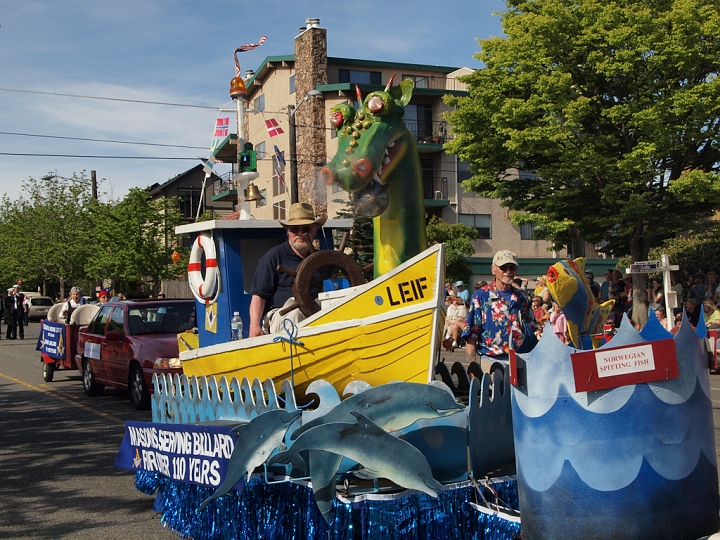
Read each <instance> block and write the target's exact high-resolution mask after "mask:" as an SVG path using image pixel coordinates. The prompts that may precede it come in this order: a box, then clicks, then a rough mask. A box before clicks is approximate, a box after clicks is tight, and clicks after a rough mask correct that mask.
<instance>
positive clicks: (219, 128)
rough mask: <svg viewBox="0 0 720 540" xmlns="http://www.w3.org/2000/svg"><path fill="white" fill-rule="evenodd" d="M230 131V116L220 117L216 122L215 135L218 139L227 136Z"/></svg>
mask: <svg viewBox="0 0 720 540" xmlns="http://www.w3.org/2000/svg"><path fill="white" fill-rule="evenodd" d="M229 133H230V117H229V116H226V117H225V118H218V119H217V120H216V122H215V135H214V137H215V138H216V139H219V138H223V139H224V138H225V137H227V136H228V134H229Z"/></svg>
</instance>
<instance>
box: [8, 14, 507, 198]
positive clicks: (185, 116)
mask: <svg viewBox="0 0 720 540" xmlns="http://www.w3.org/2000/svg"><path fill="white" fill-rule="evenodd" d="M504 9H505V3H504V1H501V0H481V1H474V2H466V1H460V0H446V1H444V2H436V1H431V0H416V1H412V2H411V1H408V0H399V1H396V2H386V1H379V0H356V1H354V2H329V1H327V0H316V1H312V2H311V1H306V0H297V1H295V2H292V3H291V2H287V1H286V0H285V1H280V0H260V1H258V2H256V3H250V2H239V1H237V0H230V1H226V2H207V1H204V2H202V1H199V0H174V1H170V0H143V1H136V0H127V1H118V0H115V1H113V2H110V1H106V0H63V1H57V0H23V1H22V2H16V1H14V2H10V1H9V0H0V88H2V89H3V90H0V194H7V195H8V196H9V197H10V198H11V199H16V198H17V197H18V196H19V194H20V186H21V184H22V181H23V180H26V179H28V177H33V178H39V177H41V176H43V175H45V174H47V173H48V172H53V173H54V172H55V171H57V174H58V175H59V176H63V177H70V176H72V175H73V173H75V172H77V173H80V172H81V171H83V170H84V171H86V173H87V175H89V174H90V171H91V170H95V171H97V176H98V178H99V179H105V181H104V182H103V183H102V185H101V191H102V192H103V193H104V194H103V195H102V197H103V198H105V199H108V198H111V197H112V198H118V197H122V196H124V195H125V194H126V193H127V191H128V189H130V188H131V187H135V186H139V187H146V186H149V185H152V184H154V183H156V182H158V183H162V182H165V181H166V180H168V179H169V178H172V177H173V176H175V175H177V174H179V173H181V172H183V171H185V170H187V169H189V168H190V167H192V166H194V165H196V164H197V163H198V162H197V161H192V160H183V159H180V158H196V157H197V156H207V154H208V150H207V148H208V147H209V145H210V142H211V139H212V131H213V127H214V123H215V117H216V115H217V108H218V107H221V106H223V105H226V104H228V102H229V96H228V87H229V81H230V79H231V78H232V77H233V76H234V69H235V67H234V62H233V51H234V50H235V48H236V47H238V46H240V45H242V44H244V43H255V42H257V40H258V38H259V37H260V36H261V35H263V34H265V35H267V37H268V39H267V41H266V42H265V44H264V45H263V46H262V47H259V48H258V49H255V50H254V51H250V52H246V53H242V54H240V55H239V59H240V66H241V69H242V72H243V74H244V73H245V71H246V70H248V69H256V68H257V67H258V66H259V65H260V64H261V62H262V61H263V59H264V58H265V57H266V56H273V55H285V54H292V53H293V43H294V38H295V36H296V35H297V34H298V29H299V28H300V27H301V26H304V24H305V19H306V18H311V17H312V18H319V19H320V26H321V27H323V28H326V29H327V35H328V55H330V56H336V57H345V58H360V59H365V60H384V61H396V62H405V63H418V64H432V65H436V64H437V65H443V66H458V67H460V66H466V67H471V68H478V67H479V63H478V61H477V60H475V59H474V58H473V54H474V53H476V52H477V51H478V45H477V38H488V37H491V36H497V35H501V28H500V18H499V17H498V16H493V13H495V12H499V11H504ZM8 89H10V90H20V92H16V91H8ZM31 92H49V93H59V94H74V95H82V96H98V97H108V98H116V99H119V100H137V101H151V102H162V103H177V104H188V105H196V106H197V107H174V106H166V105H150V104H140V103H132V102H127V101H108V100H96V99H84V98H78V97H63V96H54V95H45V94H37V93H31ZM11 133H12V135H11ZM18 134H27V135H44V136H46V137H37V136H25V135H18ZM47 136H50V137H53V138H49V137H47ZM54 137H58V138H54ZM67 137H74V138H83V139H107V140H113V141H127V142H144V143H155V144H164V145H174V146H188V147H192V148H173V147H163V146H141V145H129V144H119V143H101V142H91V141H77V140H68V139H65V138H67ZM196 147H197V148H196ZM35 153H40V154H43V155H42V156H21V155H17V154H35ZM7 154H15V155H7ZM49 154H50V155H51V154H55V155H57V154H66V155H72V156H136V157H137V156H139V157H144V158H149V157H163V158H175V159H164V160H156V159H101V158H96V157H71V158H69V157H48V155H49Z"/></svg>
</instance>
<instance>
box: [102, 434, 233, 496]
mask: <svg viewBox="0 0 720 540" xmlns="http://www.w3.org/2000/svg"><path fill="white" fill-rule="evenodd" d="M231 429H232V426H194V425H190V424H156V423H151V422H125V437H123V441H122V444H121V445H120V450H119V451H118V455H117V458H115V467H117V468H119V469H128V470H131V471H147V472H157V473H160V474H162V475H164V476H167V477H168V478H171V479H172V480H177V481H180V482H187V483H190V484H197V485H199V486H206V487H218V486H219V485H220V484H221V483H222V480H223V479H224V478H225V474H226V473H227V468H228V463H229V462H230V456H231V455H232V452H233V449H234V448H235V441H236V439H237V435H236V434H235V433H233V432H232V431H231Z"/></svg>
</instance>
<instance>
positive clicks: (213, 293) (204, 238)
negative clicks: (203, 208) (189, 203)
mask: <svg viewBox="0 0 720 540" xmlns="http://www.w3.org/2000/svg"><path fill="white" fill-rule="evenodd" d="M203 251H204V252H205V277H204V278H203V275H202V265H201V264H200V260H201V258H202V253H203ZM215 257H216V255H215V242H214V241H213V239H212V238H211V237H210V235H209V234H208V233H206V232H204V233H201V234H199V235H198V237H197V239H196V240H195V241H194V242H193V245H192V249H191V251H190V263H189V264H188V281H189V282H190V290H191V291H192V293H193V295H194V296H195V298H197V300H198V302H202V303H204V304H211V303H214V302H215V300H217V296H218V293H219V292H220V287H219V286H218V285H219V281H220V270H219V269H218V264H217V259H216V258H215Z"/></svg>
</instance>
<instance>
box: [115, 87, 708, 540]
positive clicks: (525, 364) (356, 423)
mask: <svg viewBox="0 0 720 540" xmlns="http://www.w3.org/2000/svg"><path fill="white" fill-rule="evenodd" d="M411 93H412V82H411V81H408V80H406V81H403V82H402V83H401V85H400V86H399V87H396V88H393V87H391V85H390V84H389V85H388V88H386V89H385V91H378V92H372V93H371V94H370V95H368V96H366V97H365V98H364V99H362V96H358V97H359V99H358V102H359V103H360V107H359V109H358V110H354V109H352V107H350V106H349V105H347V106H342V107H339V108H335V109H333V111H331V117H330V121H331V123H332V125H333V126H334V127H335V128H336V129H337V130H338V145H339V148H338V154H337V156H336V158H334V159H333V160H332V161H331V163H330V164H328V165H327V166H326V167H325V169H323V173H322V175H323V179H324V180H325V181H326V182H337V183H339V184H340V185H341V186H343V187H344V188H346V189H348V190H349V191H351V192H354V193H355V195H354V200H355V202H356V203H357V204H363V203H364V201H367V200H368V194H369V195H370V198H371V199H373V200H377V201H380V204H374V205H373V207H374V208H375V211H376V212H377V214H376V215H375V216H374V219H375V235H376V236H375V256H376V259H375V260H376V261H378V267H379V271H378V267H376V277H375V279H374V280H372V281H371V282H369V283H352V282H351V281H352V278H351V277H350V276H349V274H351V273H352V271H350V270H349V263H347V262H346V261H345V260H344V259H343V260H335V259H333V260H331V261H330V262H333V261H335V262H336V263H337V264H336V266H338V267H339V268H340V271H341V272H342V273H343V274H346V281H347V283H345V285H348V286H347V287H345V288H341V289H339V290H335V289H336V285H337V280H336V279H335V278H333V277H331V278H330V279H329V280H328V281H327V282H326V284H327V285H328V289H330V290H329V291H327V292H326V293H321V295H320V298H319V305H318V304H316V303H314V302H312V301H307V299H303V298H302V297H303V294H304V292H303V291H302V290H300V288H301V287H302V286H303V283H305V284H306V283H307V275H308V274H307V272H309V275H312V273H313V272H314V270H315V269H316V266H315V265H316V264H317V265H318V266H317V267H319V266H324V265H325V264H327V262H328V261H327V260H324V259H323V260H322V264H321V263H316V262H315V263H312V265H310V266H309V270H307V269H303V268H301V267H299V268H298V272H297V277H296V286H297V287H298V289H297V290H296V291H295V292H296V298H299V304H298V305H299V307H300V309H302V310H303V311H308V312H309V313H308V315H309V316H308V318H306V319H305V320H303V321H301V322H300V323H298V324H297V325H294V324H287V325H285V327H284V329H285V332H284V333H282V334H280V335H275V336H274V335H266V336H260V337H255V338H246V339H241V340H239V341H231V340H230V336H231V332H230V317H231V316H232V313H233V312H235V311H238V312H239V313H241V314H242V318H243V321H244V322H245V325H244V326H245V328H247V327H248V324H247V323H248V322H249V317H248V305H249V301H250V298H249V295H248V294H247V292H246V290H247V288H248V287H247V285H248V284H249V283H250V280H251V276H252V272H253V268H254V263H255V262H256V261H257V259H258V258H259V257H260V255H261V254H262V253H264V252H265V251H266V249H267V248H268V247H269V246H270V245H274V244H277V243H280V242H283V241H284V239H285V236H284V230H283V229H282V228H281V227H280V225H278V224H275V223H273V224H269V223H267V222H265V223H263V222H260V221H259V220H239V221H227V222H222V221H214V222H204V223H195V224H192V225H186V226H183V227H181V228H179V229H178V232H181V233H187V234H191V235H193V236H195V240H194V242H195V244H196V245H197V246H198V247H197V248H195V249H197V250H199V249H200V248H202V249H203V250H204V261H205V262H204V264H201V262H200V260H201V258H197V259H196V260H194V261H193V262H191V267H190V268H189V272H198V273H199V276H197V277H198V280H199V281H198V282H197V283H196V285H197V286H195V287H193V292H194V294H195V296H196V301H197V303H196V307H197V314H198V323H199V324H198V328H197V334H194V333H183V334H180V335H179V336H178V339H179V342H180V344H181V348H182V349H184V350H183V352H182V353H181V358H182V360H183V368H184V371H185V374H184V375H182V376H174V377H166V376H162V377H159V378H156V379H155V381H154V384H155V392H154V395H153V397H152V412H153V418H152V422H128V423H127V424H126V433H125V438H124V440H123V443H122V446H121V449H120V451H119V453H118V457H117V461H116V466H118V467H120V468H125V469H129V470H133V471H136V474H137V476H136V485H137V487H138V489H139V490H141V491H143V492H145V493H148V494H154V495H155V508H156V510H157V511H158V512H160V513H161V515H162V521H163V523H164V524H165V525H166V526H168V527H170V528H172V529H173V530H175V531H176V532H177V533H178V534H179V535H180V536H181V537H185V538H195V539H200V538H248V539H251V538H252V539H257V538H266V539H288V538H311V539H312V538H315V539H326V538H333V539H348V540H350V539H357V538H392V539H406V538H407V539H410V538H463V539H465V538H467V539H475V538H476V539H486V538H488V539H489V538H493V539H507V540H511V539H513V538H518V537H520V535H521V534H522V537H523V538H527V539H537V540H546V539H550V538H562V539H564V540H567V539H574V538H577V539H581V538H582V539H587V538H592V539H595V538H597V539H600V538H603V539H606V538H613V539H617V538H636V539H637V538H641V539H642V538H648V539H649V538H653V539H656V538H682V539H685V538H687V539H688V540H690V539H695V538H697V537H699V536H701V535H703V534H711V533H713V532H715V531H717V528H718V489H717V488H718V486H717V463H716V458H715V448H714V437H713V423H712V409H711V400H710V390H709V379H708V373H707V367H706V359H705V355H704V351H703V350H702V346H703V340H702V337H701V336H698V335H697V334H696V333H695V332H693V331H692V329H691V328H690V326H689V325H688V324H684V325H683V327H682V328H681V330H680V332H679V333H678V335H677V336H676V337H675V338H673V337H672V336H671V335H670V334H668V333H667V332H665V331H664V330H663V329H662V328H661V327H660V326H659V324H657V321H655V322H653V320H652V319H651V321H650V322H649V323H648V325H647V326H646V327H645V329H643V331H642V332H640V333H638V332H637V331H635V330H634V329H633V328H632V327H631V325H630V324H629V323H628V322H627V320H625V322H624V323H623V326H622V327H621V331H620V332H619V333H618V335H616V336H615V337H614V339H613V340H612V342H611V344H612V346H611V345H610V344H606V345H604V346H603V347H601V348H599V349H596V350H591V351H579V350H577V349H573V348H571V347H568V346H566V345H564V344H562V343H561V342H560V341H559V340H556V339H552V338H553V337H554V334H553V333H552V331H551V330H550V329H546V332H545V335H546V336H549V337H546V338H544V339H542V340H541V341H540V344H539V345H538V346H537V347H536V348H535V350H533V351H532V352H531V353H528V354H523V355H521V354H514V351H511V359H510V362H509V363H506V362H496V363H494V364H493V365H492V366H491V368H490V369H489V370H487V372H483V371H482V370H481V369H480V366H479V365H478V364H477V363H475V362H473V363H471V364H470V365H469V366H467V367H465V366H461V365H460V364H457V365H454V366H452V368H451V369H448V368H447V367H445V365H444V363H443V362H442V361H440V357H439V348H440V347H439V335H440V332H441V331H442V327H443V319H444V309H443V308H442V307H441V306H442V302H441V301H442V298H443V294H444V292H443V282H444V258H443V254H444V252H443V247H442V246H433V247H431V248H429V249H425V239H424V237H423V235H422V234H419V235H417V237H415V238H412V231H413V230H414V231H415V232H419V231H422V230H424V227H423V225H424V223H422V224H421V225H420V226H415V225H413V224H412V223H413V220H417V219H418V217H417V216H419V215H420V216H421V215H422V208H421V206H420V205H422V196H421V195H420V198H419V199H417V198H416V197H415V196H414V192H415V187H416V186H414V184H413V182H418V183H419V182H420V179H419V176H418V174H417V173H418V172H419V169H417V168H416V165H415V162H416V161H417V151H416V150H415V147H414V142H413V138H412V136H411V134H410V132H409V131H408V130H407V128H406V127H405V126H404V123H403V122H402V108H403V106H404V105H405V104H407V102H408V100H409V99H410V95H411ZM239 99H240V100H241V99H242V98H239ZM238 127H239V130H238V133H240V134H241V133H242V130H241V129H240V126H238ZM353 141H354V142H353ZM241 142H242V140H241ZM346 149H349V150H347V151H346ZM395 160H397V162H396V161H395ZM403 171H405V172H406V173H407V174H403ZM401 181H402V182H403V187H402V188H400V189H398V190H396V188H395V187H394V185H395V182H401ZM417 190H418V192H419V187H418V188H417ZM383 201H384V202H383ZM386 212H391V213H392V214H393V218H392V219H393V220H400V223H401V224H403V223H404V221H403V220H405V219H407V220H409V222H408V223H409V225H408V226H407V227H403V230H402V234H397V235H396V234H392V232H389V231H388V226H389V225H388V223H386V222H384V221H383V220H384V216H385V215H386V214H385V213H386ZM341 225H342V224H341V223H338V222H334V220H330V221H328V222H327V223H326V225H325V228H324V229H323V230H322V231H321V232H320V233H319V235H318V238H319V244H320V246H319V247H320V248H321V250H320V251H318V254H317V259H321V257H323V256H324V255H322V253H323V250H326V251H327V252H328V253H336V252H334V251H332V250H331V248H332V228H334V227H337V226H341ZM311 257H313V256H311ZM331 257H336V255H332V256H331ZM308 259H310V257H308ZM338 261H339V262H338ZM308 264H310V263H308ZM203 269H204V276H203ZM348 278H350V279H348ZM579 283H580V281H578V283H576V284H575V290H576V292H577V291H579V290H581V288H582V285H580V284H579ZM582 283H584V281H583V282H582ZM200 285H202V286H200ZM584 286H585V287H587V285H586V284H585V285H584ZM571 296H572V295H571ZM591 304H592V303H591ZM590 307H591V308H592V309H599V308H597V307H596V306H595V305H590ZM573 317H574V316H573ZM585 318H586V315H585V314H583V318H582V319H575V318H574V323H575V324H576V325H578V326H582V325H583V324H584V325H585V326H587V324H586V323H585V322H584V321H585ZM288 322H289V321H288ZM629 359H631V360H629ZM649 366H652V367H651V368H650V367H649ZM608 375H609V376H608ZM436 379H443V381H445V382H442V381H440V380H436ZM446 383H447V384H446ZM516 471H517V475H516V474H515V473H516ZM683 524H684V526H683Z"/></svg>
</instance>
